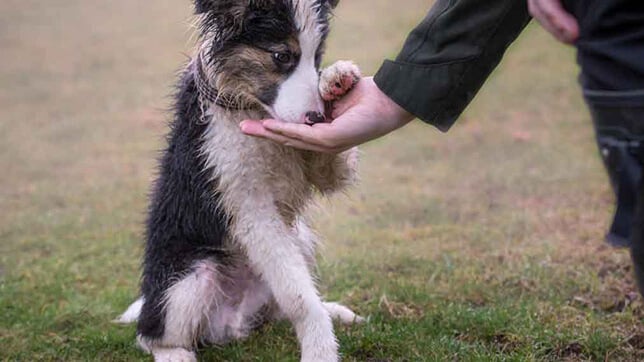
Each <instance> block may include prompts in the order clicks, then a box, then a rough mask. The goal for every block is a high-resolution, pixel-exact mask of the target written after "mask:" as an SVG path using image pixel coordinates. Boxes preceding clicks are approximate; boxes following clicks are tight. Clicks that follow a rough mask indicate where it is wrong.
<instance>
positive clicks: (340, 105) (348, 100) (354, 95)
mask: <svg viewBox="0 0 644 362" xmlns="http://www.w3.org/2000/svg"><path fill="white" fill-rule="evenodd" d="M369 81H371V77H366V78H362V79H360V81H358V83H356V85H355V86H354V87H353V88H352V89H351V90H350V91H349V92H348V93H347V94H346V95H345V96H344V97H342V98H340V99H339V100H337V101H335V102H333V104H332V108H331V118H333V119H335V118H338V117H339V116H340V115H342V114H344V113H345V112H346V111H347V110H349V109H350V108H352V107H354V106H355V105H356V104H357V103H358V102H359V101H360V97H361V96H362V95H363V92H364V88H365V87H366V85H365V83H367V82H369Z"/></svg>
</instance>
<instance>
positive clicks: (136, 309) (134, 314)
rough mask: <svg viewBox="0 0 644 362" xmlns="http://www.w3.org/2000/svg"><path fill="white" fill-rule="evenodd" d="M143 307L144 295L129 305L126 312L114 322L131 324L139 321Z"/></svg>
mask: <svg viewBox="0 0 644 362" xmlns="http://www.w3.org/2000/svg"><path fill="white" fill-rule="evenodd" d="M141 307H143V297H141V298H139V299H137V300H136V302H134V303H132V305H130V306H129V307H127V310H126V311H125V313H123V314H121V315H120V316H119V317H118V318H116V319H115V320H113V321H112V322H114V323H118V324H130V323H134V322H136V321H138V320H139V315H140V314H141Z"/></svg>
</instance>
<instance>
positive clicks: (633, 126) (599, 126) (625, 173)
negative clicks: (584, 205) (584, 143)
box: [584, 90, 644, 247]
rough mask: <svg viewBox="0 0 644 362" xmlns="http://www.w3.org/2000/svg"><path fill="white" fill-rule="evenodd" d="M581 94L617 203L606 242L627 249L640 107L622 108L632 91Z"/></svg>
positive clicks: (636, 188) (643, 110) (643, 123)
mask: <svg viewBox="0 0 644 362" xmlns="http://www.w3.org/2000/svg"><path fill="white" fill-rule="evenodd" d="M584 94H585V96H586V100H587V102H588V106H589V108H590V111H591V114H592V116H593V123H594V126H595V131H596V136H597V143H598V146H599V149H600V153H601V156H602V160H603V162H604V165H605V166H606V170H607V171H608V174H609V176H610V180H611V184H612V186H613V190H614V192H615V198H616V201H617V209H616V212H615V218H614V220H613V224H612V226H611V229H610V231H609V233H608V234H607V236H606V239H607V241H608V242H609V243H610V244H611V245H613V246H617V247H628V246H630V244H631V241H630V238H631V229H632V226H633V222H634V216H635V206H636V201H637V197H638V194H639V193H640V188H641V187H640V182H641V178H642V159H641V150H642V148H643V146H642V144H644V106H638V107H633V106H627V105H626V106H625V105H623V104H628V102H626V101H628V100H630V98H632V96H633V94H634V92H632V91H626V92H619V91H589V90H586V91H585V92H584ZM642 94H643V95H644V92H642ZM629 97H630V98H629Z"/></svg>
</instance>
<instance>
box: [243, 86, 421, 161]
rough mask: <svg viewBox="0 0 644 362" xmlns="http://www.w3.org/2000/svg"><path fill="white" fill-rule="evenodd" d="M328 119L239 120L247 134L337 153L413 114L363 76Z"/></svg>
mask: <svg viewBox="0 0 644 362" xmlns="http://www.w3.org/2000/svg"><path fill="white" fill-rule="evenodd" d="M331 118H332V119H333V121H332V122H330V123H316V124H314V125H312V126H308V125H305V124H296V123H286V122H282V121H279V120H274V119H266V120H262V121H251V120H246V121H243V122H242V123H241V124H240V127H241V130H242V132H244V133H245V134H247V135H250V136H255V137H262V138H266V139H270V140H273V141H275V142H278V143H281V144H283V145H285V146H291V147H296V148H300V149H305V150H311V151H318V152H325V153H340V152H342V151H345V150H348V149H350V148H352V147H354V146H357V145H359V144H362V143H365V142H367V141H370V140H373V139H375V138H378V137H381V136H383V135H385V134H387V133H389V132H391V131H393V130H395V129H397V128H400V127H402V126H404V125H405V124H407V123H408V122H409V121H411V120H412V119H413V118H414V116H413V115H411V114H410V113H408V112H407V111H405V110H404V109H402V108H400V106H398V105H397V104H396V103H395V102H394V101H392V100H391V99H389V97H387V95H386V94H384V93H383V92H382V91H381V90H380V89H379V88H378V86H377V85H376V84H375V83H374V81H373V78H371V77H368V78H362V79H361V80H360V81H359V82H358V83H357V84H356V85H355V87H354V88H353V89H352V90H351V91H350V92H349V93H347V95H345V96H344V97H343V98H342V99H340V100H339V101H336V102H335V103H334V104H333V110H332V112H331Z"/></svg>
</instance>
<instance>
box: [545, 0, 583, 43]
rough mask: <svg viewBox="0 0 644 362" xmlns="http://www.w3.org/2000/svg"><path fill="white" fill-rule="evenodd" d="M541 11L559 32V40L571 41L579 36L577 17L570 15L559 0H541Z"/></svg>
mask: <svg viewBox="0 0 644 362" xmlns="http://www.w3.org/2000/svg"><path fill="white" fill-rule="evenodd" d="M541 4H542V9H543V13H544V15H545V16H546V17H548V21H549V22H550V23H551V24H552V26H553V27H554V28H555V29H556V30H557V32H558V33H559V34H560V36H561V37H560V40H562V41H564V42H566V43H572V42H573V41H575V40H576V39H577V37H578V36H579V25H578V24H577V19H575V18H574V17H573V16H572V15H570V14H569V13H568V12H567V11H565V10H564V9H563V7H562V6H561V1H560V0H543V1H542V2H541Z"/></svg>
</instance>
